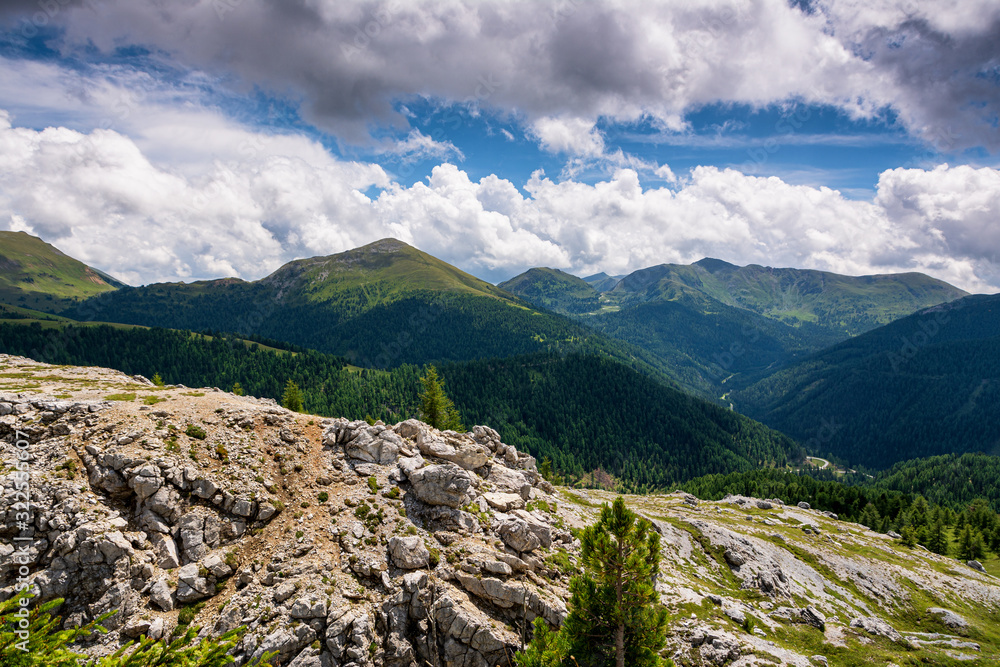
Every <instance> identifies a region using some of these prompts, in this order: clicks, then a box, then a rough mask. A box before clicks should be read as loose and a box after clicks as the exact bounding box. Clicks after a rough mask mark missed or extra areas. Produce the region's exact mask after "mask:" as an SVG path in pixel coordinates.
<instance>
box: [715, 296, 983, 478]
mask: <svg viewBox="0 0 1000 667" xmlns="http://www.w3.org/2000/svg"><path fill="white" fill-rule="evenodd" d="M732 399H733V402H734V403H735V405H736V407H737V409H739V410H740V411H742V412H744V413H745V414H749V415H751V416H753V417H755V418H757V419H760V420H761V421H763V422H764V423H766V424H769V425H770V426H772V427H774V428H777V429H779V430H781V431H783V432H785V433H788V434H789V435H791V436H792V437H794V438H797V439H798V440H799V441H800V442H802V443H804V444H805V446H806V448H807V449H808V450H809V452H810V453H811V454H818V455H821V456H822V455H824V454H828V455H832V456H836V457H839V458H841V459H844V460H846V461H848V462H850V463H852V464H862V465H867V466H870V467H873V468H884V467H888V466H890V465H892V464H893V463H896V462H897V461H903V460H906V459H912V458H918V457H925V456H933V455H939V454H947V453H956V452H957V453H961V452H985V453H988V454H1000V411H998V410H997V409H996V406H997V405H998V401H1000V295H992V296H983V295H976V296H969V297H966V298H964V299H961V300H959V301H955V302H953V303H951V304H945V305H941V306H936V307H934V308H929V309H926V310H923V311H921V312H919V313H915V314H913V315H911V316H909V317H905V318H903V319H900V320H897V321H895V322H893V323H891V324H889V325H887V326H884V327H881V328H879V329H876V330H874V331H870V332H868V333H866V334H863V335H861V336H858V337H856V338H853V339H851V340H848V341H845V342H843V343H840V344H838V345H836V346H834V347H831V348H828V349H826V350H823V351H822V352H819V353H817V354H815V355H813V356H811V357H808V358H806V359H803V360H802V361H800V362H797V363H795V364H793V365H792V366H789V367H788V368H785V369H783V370H782V371H780V372H778V373H775V374H774V375H772V376H770V377H768V378H766V379H764V380H761V381H760V382H758V383H756V384H754V385H752V386H750V387H748V388H746V389H744V390H742V391H738V392H735V393H734V394H733V396H732Z"/></svg>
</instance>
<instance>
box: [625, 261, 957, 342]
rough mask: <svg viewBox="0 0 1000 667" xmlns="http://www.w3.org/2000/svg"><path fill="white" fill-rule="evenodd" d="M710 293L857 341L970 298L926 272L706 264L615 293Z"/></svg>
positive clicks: (651, 276)
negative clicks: (851, 273) (860, 336)
mask: <svg viewBox="0 0 1000 667" xmlns="http://www.w3.org/2000/svg"><path fill="white" fill-rule="evenodd" d="M698 293H700V294H703V295H705V296H708V297H710V298H712V299H715V300H717V301H720V302H721V303H723V304H726V305H729V306H736V307H739V308H744V309H746V310H750V311H753V312H755V313H758V314H760V315H763V316H765V317H768V318H771V319H775V320H778V321H780V322H783V323H785V324H789V325H791V326H799V325H801V324H804V323H813V324H816V325H817V326H819V327H821V328H823V329H827V330H828V331H830V332H831V333H836V334H838V335H840V336H842V337H847V336H854V335H857V334H859V333H862V332H864V331H867V330H870V329H873V328H875V327H877V326H880V325H883V324H888V323H889V322H891V321H892V320H894V319H897V318H899V317H902V316H905V315H909V314H910V313H913V312H915V311H917V310H920V309H921V308H926V307H929V306H933V305H936V304H939V303H945V302H948V301H953V300H954V299H957V298H960V297H963V296H966V295H967V292H964V291H963V290H960V289H958V288H956V287H953V286H951V285H949V284H947V283H945V282H943V281H940V280H937V279H935V278H931V277H930V276H927V275H924V274H921V273H902V274H886V275H872V276H845V275H840V274H836V273H830V272H828V271H815V270H811V269H785V268H772V267H764V266H759V265H756V264H751V265H749V266H743V267H740V266H735V265H733V264H729V263H728V262H723V261H721V260H716V259H711V258H706V259H703V260H701V261H699V262H696V263H694V264H691V265H677V264H661V265H659V266H654V267H650V268H648V269H642V270H640V271H636V272H634V273H632V274H630V275H628V276H626V277H625V278H623V279H622V280H621V281H620V282H619V283H618V284H617V286H616V287H615V288H614V289H613V290H612V291H611V292H610V293H609V294H608V296H609V297H610V298H613V299H615V300H617V301H618V302H620V303H622V304H628V303H636V302H640V303H641V302H646V301H651V300H657V299H667V300H671V299H676V298H679V297H681V296H683V295H689V296H692V297H693V296H695V295H696V294H698Z"/></svg>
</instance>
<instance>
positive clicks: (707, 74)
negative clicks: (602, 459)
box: [0, 0, 1000, 151]
mask: <svg viewBox="0 0 1000 667" xmlns="http://www.w3.org/2000/svg"><path fill="white" fill-rule="evenodd" d="M83 2H84V6H79V5H80V0H74V1H72V2H70V1H67V2H65V3H64V2H63V0H40V2H39V0H35V2H29V1H28V0H15V1H12V2H6V3H3V4H2V5H0V16H3V17H5V18H4V19H2V20H4V21H5V22H6V23H7V24H8V25H12V24H14V23H16V22H17V21H18V20H21V21H23V20H24V19H25V18H26V17H30V16H31V15H32V14H33V13H35V12H37V11H41V10H40V9H39V8H40V7H42V6H43V5H44V6H46V7H50V8H51V7H56V8H57V10H58V11H56V12H55V14H54V15H53V17H52V21H53V22H54V23H56V22H57V23H59V24H60V25H61V26H63V27H65V28H66V30H65V33H64V34H63V35H62V36H61V37H60V38H59V40H58V42H57V43H56V44H55V46H57V47H58V48H63V49H67V50H70V49H73V48H74V47H79V46H89V45H91V44H93V45H96V46H97V47H98V48H101V49H105V50H111V49H114V48H116V47H119V46H121V45H123V44H141V45H146V46H148V47H150V48H152V49H154V50H155V51H156V52H158V53H164V54H167V55H168V57H170V58H172V59H174V60H175V61H177V62H179V63H182V64H183V65H185V66H188V67H192V68H196V69H201V70H206V71H209V72H212V73H215V74H219V75H221V76H223V77H230V80H232V81H233V82H234V84H233V85H237V86H239V85H242V86H246V87H248V88H249V87H251V86H262V87H265V88H267V89H269V90H271V91H274V92H276V93H278V94H287V95H289V96H292V97H293V98H296V99H301V100H302V104H303V111H304V113H305V114H306V115H307V117H308V119H309V120H310V121H311V122H313V123H315V124H317V125H318V126H320V127H323V128H325V129H327V130H330V131H332V132H334V133H336V134H337V135H338V136H340V137H341V138H343V139H345V140H347V141H350V142H364V141H365V140H366V139H367V138H368V137H369V131H370V129H371V126H372V125H376V124H377V125H381V126H394V127H397V128H400V129H405V128H406V127H407V119H406V118H405V117H403V116H402V115H400V114H398V113H396V111H395V110H394V104H395V103H396V102H398V101H400V100H406V99H408V98H411V97H413V96H428V97H431V98H435V99H438V100H441V101H443V102H445V103H469V102H473V103H478V104H482V105H486V106H490V107H493V108H495V109H498V110H500V111H503V112H510V113H516V114H519V115H520V116H521V117H524V118H526V119H527V122H528V123H529V124H530V125H532V126H534V124H535V123H537V122H541V121H551V120H552V119H556V120H560V121H568V120H573V119H577V120H579V119H584V120H590V121H593V120H594V119H596V118H598V117H600V116H604V117H606V118H609V119H612V120H619V121H630V120H634V119H636V118H638V117H641V116H647V117H652V118H654V119H657V120H659V121H661V122H662V123H663V125H665V126H666V127H674V128H676V127H678V126H679V125H680V124H681V122H682V119H683V116H684V114H685V113H686V112H688V111H689V110H691V109H694V108H697V107H699V106H702V105H705V104H711V103H714V102H723V103H726V102H736V103H746V104H751V105H755V106H763V105H768V104H773V103H782V102H787V101H789V100H801V101H804V102H807V103H818V104H832V105H836V106H839V107H841V108H843V109H845V110H847V111H848V112H850V113H852V114H856V115H859V116H866V115H868V116H871V115H879V114H884V113H886V112H887V110H890V109H891V110H892V111H893V112H895V114H896V115H897V116H898V118H899V119H900V121H901V122H902V123H903V124H904V125H905V126H906V128H907V129H908V130H909V131H910V132H911V133H913V134H914V135H915V136H919V137H921V138H923V139H925V140H926V141H928V142H929V143H930V144H931V145H932V146H935V147H937V148H941V149H946V150H956V151H957V150H960V149H963V148H967V147H971V146H985V147H987V148H988V149H990V150H997V149H998V148H1000V129H998V126H997V125H998V124H997V113H998V112H997V110H998V108H1000V86H998V81H1000V4H998V3H996V2H990V1H988V0H958V1H957V2H954V3H948V5H947V6H944V5H943V4H939V3H918V2H915V1H914V0H873V1H870V2H859V1H857V0H813V1H812V2H802V1H792V2H789V1H788V0H748V1H747V2H740V3H737V2H733V3H732V4H726V3H720V2H718V1H717V0H692V1H690V2H684V3H680V2H648V1H641V0H595V1H593V2H591V1H585V0H562V1H561V2H551V1H549V0H522V1H521V2H501V1H500V0H458V1H454V2H442V1H433V0H415V1H410V2H403V1H402V0H385V1H375V0H359V1H354V2H344V1H343V0H282V1H278V0H184V1H183V2H170V3H163V2H156V1H154V0H83ZM45 3H48V4H45Z"/></svg>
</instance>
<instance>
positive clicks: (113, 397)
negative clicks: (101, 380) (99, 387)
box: [104, 394, 135, 401]
mask: <svg viewBox="0 0 1000 667" xmlns="http://www.w3.org/2000/svg"><path fill="white" fill-rule="evenodd" d="M104 400H106V401H134V400H135V394H108V395H107V396H105V397H104Z"/></svg>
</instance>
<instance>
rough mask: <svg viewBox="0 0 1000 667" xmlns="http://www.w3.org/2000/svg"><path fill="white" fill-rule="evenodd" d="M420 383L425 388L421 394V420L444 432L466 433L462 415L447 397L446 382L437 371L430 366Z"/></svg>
mask: <svg viewBox="0 0 1000 667" xmlns="http://www.w3.org/2000/svg"><path fill="white" fill-rule="evenodd" d="M420 382H421V384H423V386H424V391H423V393H422V394H420V419H421V420H422V421H424V422H426V423H428V424H430V425H431V426H433V427H434V428H436V429H439V430H442V431H445V430H452V431H464V430H465V427H464V426H462V418H461V415H459V414H458V410H457V409H456V408H455V404H454V403H452V402H451V399H450V398H448V397H447V396H446V395H445V393H444V382H442V381H441V378H440V377H438V373H437V369H436V368H434V367H433V366H428V367H427V371H426V372H425V373H424V376H423V377H422V378H420Z"/></svg>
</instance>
